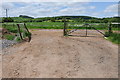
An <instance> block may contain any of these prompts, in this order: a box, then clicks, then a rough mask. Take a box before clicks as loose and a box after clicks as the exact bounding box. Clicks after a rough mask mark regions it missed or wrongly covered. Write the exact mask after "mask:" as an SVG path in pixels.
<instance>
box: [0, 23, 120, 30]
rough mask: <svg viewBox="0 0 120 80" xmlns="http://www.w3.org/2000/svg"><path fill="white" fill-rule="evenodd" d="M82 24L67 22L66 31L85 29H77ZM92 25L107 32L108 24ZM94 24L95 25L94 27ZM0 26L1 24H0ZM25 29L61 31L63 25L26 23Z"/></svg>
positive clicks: (10, 25)
mask: <svg viewBox="0 0 120 80" xmlns="http://www.w3.org/2000/svg"><path fill="white" fill-rule="evenodd" d="M4 24H5V25H4ZM16 24H17V23H3V25H2V26H3V27H4V26H6V27H7V26H8V27H12V26H13V27H15V26H16ZM83 24H84V23H80V22H74V23H73V22H69V23H68V26H67V27H68V29H86V27H79V26H81V25H83ZM90 24H93V25H92V26H93V27H95V28H96V29H98V30H107V29H108V24H101V23H90ZM94 24H96V25H94ZM0 25H1V23H0ZM26 25H27V27H28V28H29V29H63V27H64V23H63V22H27V23H26ZM87 29H92V28H91V27H87ZM112 30H120V28H118V27H113V28H112Z"/></svg>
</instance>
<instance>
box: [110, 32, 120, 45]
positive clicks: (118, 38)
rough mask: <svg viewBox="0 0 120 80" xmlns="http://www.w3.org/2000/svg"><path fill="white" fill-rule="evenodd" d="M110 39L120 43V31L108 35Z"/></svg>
mask: <svg viewBox="0 0 120 80" xmlns="http://www.w3.org/2000/svg"><path fill="white" fill-rule="evenodd" d="M108 40H110V41H112V42H113V43H116V44H120V33H111V34H110V35H109V37H108Z"/></svg>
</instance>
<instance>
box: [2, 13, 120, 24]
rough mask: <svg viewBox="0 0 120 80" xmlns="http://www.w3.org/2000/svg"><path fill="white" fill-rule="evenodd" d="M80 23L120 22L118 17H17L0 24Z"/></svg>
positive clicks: (4, 20) (8, 18) (5, 19)
mask: <svg viewBox="0 0 120 80" xmlns="http://www.w3.org/2000/svg"><path fill="white" fill-rule="evenodd" d="M65 19H66V21H67V22H81V23H86V22H87V23H108V22H120V17H108V18H96V17H90V16H57V17H43V18H33V17H30V16H26V15H20V16H19V17H7V18H5V17H3V18H1V20H0V22H1V23H2V22H15V23H23V22H64V20H65Z"/></svg>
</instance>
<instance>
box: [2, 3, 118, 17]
mask: <svg viewBox="0 0 120 80" xmlns="http://www.w3.org/2000/svg"><path fill="white" fill-rule="evenodd" d="M0 9H1V10H2V14H0V17H3V16H5V9H8V16H9V17H18V16H19V15H28V16H31V17H35V18H38V17H53V16H92V17H100V18H103V17H113V16H118V2H94V1H93V2H87V1H85V2H77V1H75V2H3V3H2V6H1V8H0Z"/></svg>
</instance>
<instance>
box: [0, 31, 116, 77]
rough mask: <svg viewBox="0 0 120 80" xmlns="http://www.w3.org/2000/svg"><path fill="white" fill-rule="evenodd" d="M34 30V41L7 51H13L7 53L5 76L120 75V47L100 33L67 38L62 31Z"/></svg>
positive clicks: (5, 56)
mask: <svg viewBox="0 0 120 80" xmlns="http://www.w3.org/2000/svg"><path fill="white" fill-rule="evenodd" d="M31 32H32V40H31V42H30V43H28V42H24V43H20V44H17V45H14V46H13V47H10V48H8V49H4V50H3V52H8V53H11V54H3V65H2V67H3V69H2V70H3V77H4V78H117V77H118V46H117V45H115V44H113V43H111V42H109V41H107V40H105V39H104V38H103V35H101V34H99V33H98V32H95V31H92V30H91V31H89V32H88V33H89V35H88V36H89V37H76V36H70V37H63V32H62V31H60V30H59V31H56V30H53V31H49V30H48V31H47V30H46V31H44V30H31ZM81 32H82V31H81ZM74 34H81V35H84V31H83V32H82V33H80V31H78V32H75V33H74Z"/></svg>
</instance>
